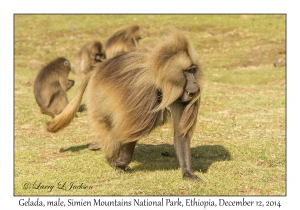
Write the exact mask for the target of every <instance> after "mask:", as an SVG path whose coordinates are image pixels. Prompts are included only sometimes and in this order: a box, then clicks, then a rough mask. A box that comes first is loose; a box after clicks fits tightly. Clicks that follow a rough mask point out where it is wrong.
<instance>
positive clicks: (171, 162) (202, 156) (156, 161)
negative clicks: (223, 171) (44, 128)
mask: <svg viewBox="0 0 300 210" xmlns="http://www.w3.org/2000/svg"><path fill="white" fill-rule="evenodd" d="M88 147H89V144H84V145H78V146H71V147H69V148H66V149H64V148H61V149H60V152H77V151H80V150H84V149H88ZM91 152H94V151H91ZM97 152H101V150H99V151H97ZM191 154H192V166H193V170H194V171H200V172H202V173H206V172H207V171H208V169H209V167H210V166H211V165H212V164H213V163H214V162H218V161H228V160H230V159H231V156H230V152H229V151H228V150H227V149H226V148H224V147H223V146H222V145H202V146H198V147H193V148H191ZM132 161H137V162H139V163H140V164H138V165H137V166H134V167H133V168H132V169H134V170H145V171H151V170H171V169H172V170H174V169H178V168H179V162H178V159H177V157H176V153H175V149H174V146H173V145H170V144H161V145H151V144H138V145H137V146H136V148H135V151H134V156H133V160H132Z"/></svg>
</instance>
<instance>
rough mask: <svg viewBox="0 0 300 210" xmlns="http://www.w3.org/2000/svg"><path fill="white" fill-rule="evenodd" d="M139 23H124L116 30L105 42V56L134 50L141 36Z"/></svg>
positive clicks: (110, 56) (108, 56) (109, 56)
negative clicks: (124, 24)
mask: <svg viewBox="0 0 300 210" xmlns="http://www.w3.org/2000/svg"><path fill="white" fill-rule="evenodd" d="M142 33H143V32H142V29H141V27H140V26H139V25H126V26H123V27H121V28H119V29H118V30H116V31H115V32H114V33H113V34H112V35H111V36H110V37H109V38H108V40H107V42H106V43H105V54H106V58H107V59H109V58H112V57H114V56H116V55H118V54H120V53H123V52H130V51H132V50H134V49H135V48H136V47H137V45H138V42H139V40H140V39H141V36H142Z"/></svg>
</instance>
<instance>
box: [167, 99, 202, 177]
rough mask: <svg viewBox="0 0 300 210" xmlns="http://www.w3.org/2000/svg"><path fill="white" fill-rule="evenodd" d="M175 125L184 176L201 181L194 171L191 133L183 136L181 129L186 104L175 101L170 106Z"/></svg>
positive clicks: (179, 157)
mask: <svg viewBox="0 0 300 210" xmlns="http://www.w3.org/2000/svg"><path fill="white" fill-rule="evenodd" d="M170 110H171V113H172V119H173V125H174V146H175V150H176V154H177V158H178V160H179V164H180V167H181V171H182V178H183V179H186V180H193V181H201V179H200V178H199V177H198V176H197V175H195V174H194V173H193V172H192V161H191V148H190V137H189V135H186V136H183V134H182V133H183V132H181V131H180V127H179V122H180V119H181V117H182V114H183V110H184V104H183V103H180V102H175V103H173V104H172V105H171V106H170Z"/></svg>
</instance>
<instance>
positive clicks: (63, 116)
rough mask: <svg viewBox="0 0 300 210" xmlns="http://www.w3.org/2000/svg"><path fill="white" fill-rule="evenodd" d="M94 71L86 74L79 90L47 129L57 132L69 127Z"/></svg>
mask: <svg viewBox="0 0 300 210" xmlns="http://www.w3.org/2000/svg"><path fill="white" fill-rule="evenodd" d="M92 73H93V71H91V72H90V73H89V74H87V75H86V77H85V79H84V80H83V82H82V83H81V85H80V88H79V91H78V93H77V94H76V96H75V97H74V98H73V100H72V101H70V103H69V104H68V105H67V106H66V107H65V108H64V110H63V111H62V112H61V113H60V114H59V115H57V116H55V117H54V118H53V120H52V121H50V122H47V126H46V129H47V131H48V132H52V133H56V132H57V131H59V130H61V129H63V128H65V127H67V126H68V125H69V124H70V122H71V121H72V120H73V118H74V117H75V115H76V112H77V110H78V109H79V106H80V103H81V100H82V96H83V93H84V91H85V89H86V86H87V85H88V83H89V81H90V78H91V76H92Z"/></svg>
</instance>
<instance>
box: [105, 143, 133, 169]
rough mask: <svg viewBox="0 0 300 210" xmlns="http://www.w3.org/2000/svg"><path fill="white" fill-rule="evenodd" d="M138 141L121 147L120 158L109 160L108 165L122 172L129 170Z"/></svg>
mask: <svg viewBox="0 0 300 210" xmlns="http://www.w3.org/2000/svg"><path fill="white" fill-rule="evenodd" d="M136 142H137V141H134V142H130V143H127V144H124V145H122V146H121V147H120V151H119V156H117V157H115V158H107V161H108V163H109V164H110V165H111V166H112V167H113V168H116V169H120V170H122V171H126V170H129V169H130V167H129V166H128V164H129V163H130V162H131V160H132V156H133V152H134V149H135V145H136Z"/></svg>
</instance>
